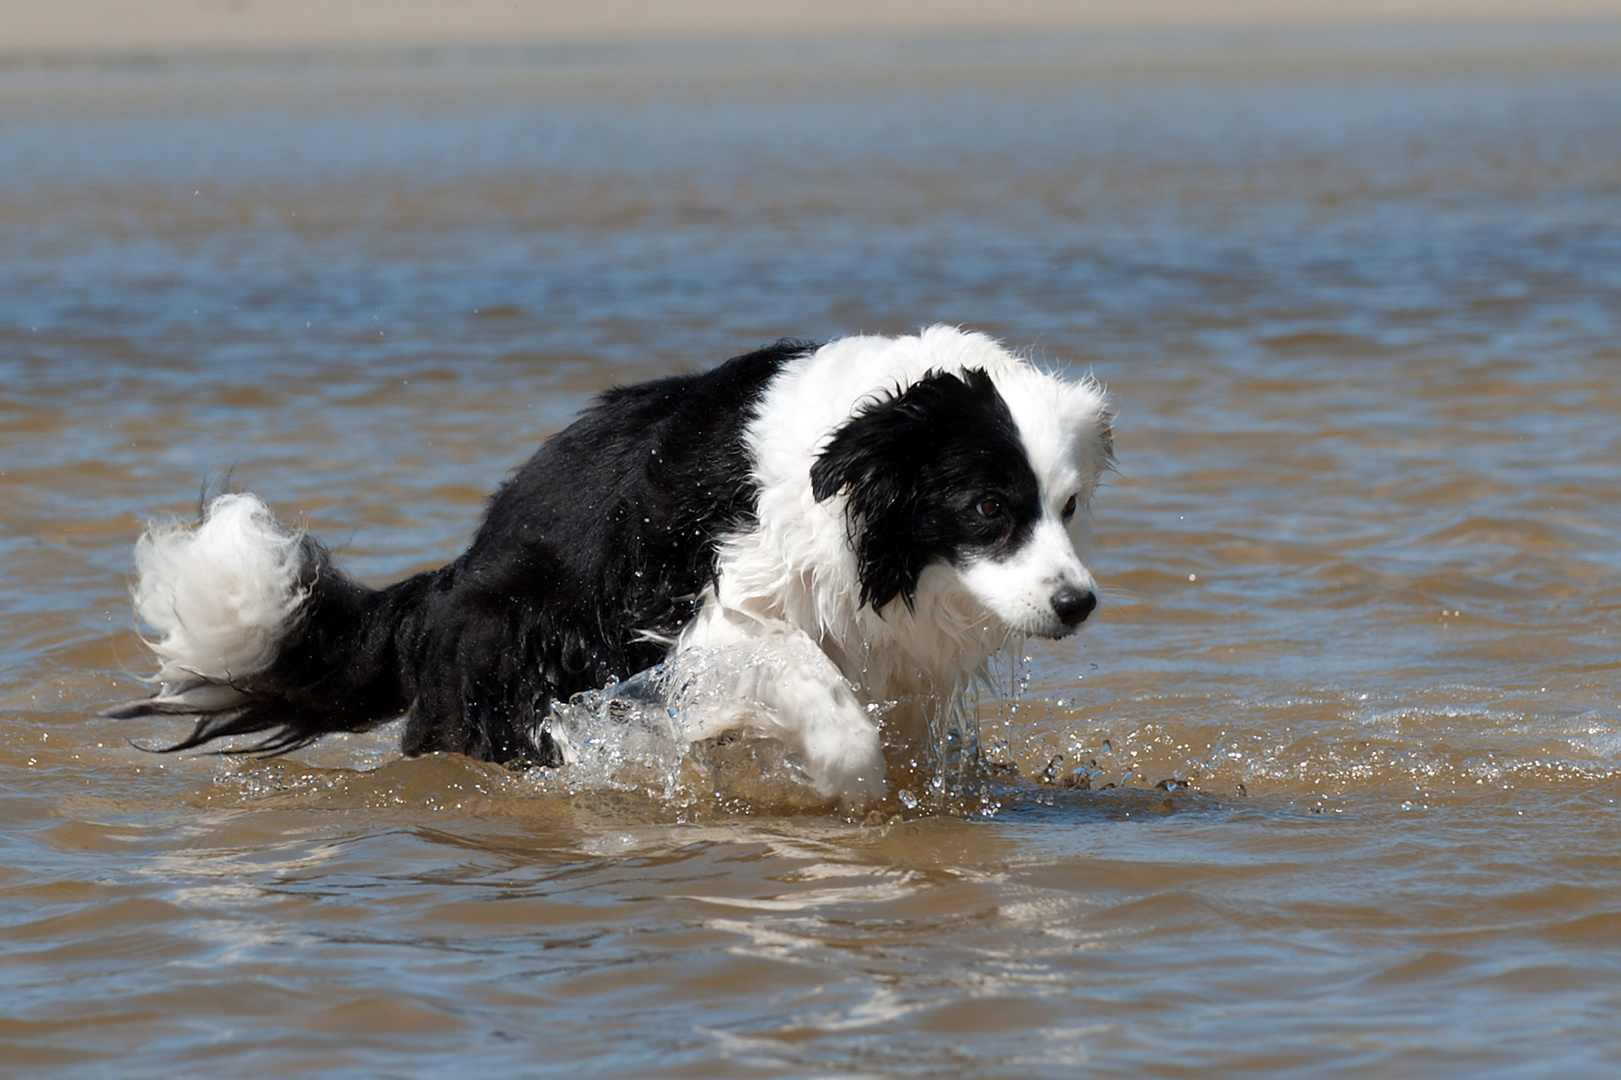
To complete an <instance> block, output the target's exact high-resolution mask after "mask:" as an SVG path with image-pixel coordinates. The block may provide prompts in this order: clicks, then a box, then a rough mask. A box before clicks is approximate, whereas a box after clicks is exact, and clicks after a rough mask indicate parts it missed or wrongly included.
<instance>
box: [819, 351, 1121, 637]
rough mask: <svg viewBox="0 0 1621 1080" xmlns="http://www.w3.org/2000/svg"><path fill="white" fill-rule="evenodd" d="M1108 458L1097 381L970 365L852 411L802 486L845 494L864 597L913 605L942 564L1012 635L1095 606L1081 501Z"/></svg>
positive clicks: (1072, 621) (1071, 624)
mask: <svg viewBox="0 0 1621 1080" xmlns="http://www.w3.org/2000/svg"><path fill="white" fill-rule="evenodd" d="M1111 453H1112V446H1111V442H1110V433H1109V424H1108V412H1107V406H1106V403H1105V401H1104V397H1103V394H1102V392H1101V391H1100V390H1099V389H1098V388H1097V387H1096V385H1095V384H1093V383H1091V382H1083V383H1073V382H1065V381H1063V380H1060V379H1056V378H1053V377H1052V376H1048V375H1045V374H1043V373H1041V372H1038V371H1036V370H1034V369H1032V368H1029V367H1027V366H1024V365H1010V366H1007V367H999V368H998V370H997V371H996V374H995V375H994V376H993V375H992V374H991V373H990V372H988V371H987V370H986V369H984V368H978V367H969V368H965V369H963V370H962V371H961V372H960V373H954V372H934V373H931V374H929V375H926V376H925V377H923V378H921V379H919V380H917V381H915V382H913V383H912V384H911V385H909V386H907V387H906V388H905V389H904V390H902V391H900V392H899V393H896V394H894V395H892V396H889V397H887V398H884V399H882V400H875V401H873V402H871V403H870V404H868V405H866V406H865V407H863V408H862V409H860V410H859V411H858V412H857V413H856V414H855V415H854V416H853V417H852V418H851V419H850V420H849V421H848V422H847V423H845V424H844V425H843V426H842V427H840V428H839V429H838V430H837V431H836V432H835V433H834V434H833V437H832V439H831V440H830V441H829V442H828V443H827V444H826V446H825V447H823V448H822V450H821V453H820V454H819V455H818V457H817V459H816V462H815V464H814V465H813V466H812V468H811V491H812V494H813V495H814V496H815V497H816V499H817V500H818V501H825V500H827V499H830V498H832V497H833V496H835V495H838V494H840V493H842V494H843V495H844V496H845V507H846V509H845V513H846V523H847V527H848V530H849V536H850V542H851V546H852V547H853V548H854V550H855V555H856V564H857V569H858V572H859V574H860V579H861V599H862V602H863V603H866V604H870V605H872V607H873V608H875V609H877V610H880V611H881V610H882V609H883V608H884V606H885V605H886V604H889V603H890V602H891V601H893V600H895V599H896V598H897V597H899V598H900V599H901V600H902V601H903V602H904V603H905V604H906V605H907V606H908V607H911V606H912V605H913V603H914V601H915V599H916V597H917V591H918V583H919V580H920V579H921V578H922V576H923V572H924V571H925V570H926V569H928V568H929V567H931V566H935V565H940V566H942V567H944V568H945V569H947V570H948V571H950V572H951V573H953V574H954V575H955V577H956V578H957V580H958V581H959V582H960V583H961V585H962V587H963V588H964V589H966V590H967V592H968V593H969V594H971V595H972V596H973V598H974V599H975V600H976V601H978V603H979V604H980V605H981V606H982V607H984V608H985V609H986V610H987V611H989V612H990V613H991V614H992V615H994V616H995V617H996V618H998V619H1000V620H1001V621H1002V622H1003V623H1004V624H1005V625H1006V626H1007V627H1008V628H1009V629H1011V630H1013V631H1014V632H1016V633H1023V634H1034V635H1037V636H1040V637H1051V638H1057V637H1063V636H1065V635H1066V634H1069V633H1070V632H1072V631H1074V630H1075V629H1076V628H1077V627H1079V626H1080V625H1081V623H1082V622H1083V621H1085V619H1086V617H1087V615H1089V614H1090V613H1091V612H1092V609H1093V608H1094V607H1096V606H1097V593H1096V588H1095V585H1094V582H1093V580H1092V574H1091V572H1090V571H1089V570H1088V569H1087V567H1086V564H1085V562H1084V560H1083V553H1085V552H1086V551H1087V550H1088V549H1089V547H1090V523H1089V517H1088V506H1087V504H1088V501H1089V500H1090V498H1091V495H1092V492H1093V490H1094V489H1095V488H1096V486H1097V482H1098V477H1099V476H1100V474H1101V473H1102V472H1103V470H1104V469H1105V468H1107V466H1108V463H1109V460H1110V455H1111Z"/></svg>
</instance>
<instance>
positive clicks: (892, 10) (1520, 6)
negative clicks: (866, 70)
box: [0, 0, 1621, 53]
mask: <svg viewBox="0 0 1621 1080" xmlns="http://www.w3.org/2000/svg"><path fill="white" fill-rule="evenodd" d="M1346 8H1347V5H1344V4H1343V3H1339V2H1335V0H1232V2H1227V3H1222V2H1216V0H1074V2H1068V3H1066V2H1064V0H997V2H989V0H936V2H932V3H931V2H928V0H876V2H875V0H867V2H862V0H821V2H820V3H818V4H816V5H814V6H813V5H810V4H806V3H803V2H797V3H796V2H791V0H755V2H750V0H676V2H661V0H596V2H582V0H528V2H523V3H517V2H515V0H337V2H334V0H0V52H11V53H17V52H75V51H103V50H113V51H118V50H150V49H160V50H169V49H191V48H277V47H288V46H365V45H404V44H415V43H427V42H434V43H469V44H471V43H486V42H510V43H518V42H548V41H556V42H570V41H591V40H598V41H601V40H658V39H691V38H728V37H792V36H801V35H812V34H848V33H973V32H1032V31H1040V30H1044V29H1053V30H1072V31H1073V30H1085V29H1088V28H1099V29H1103V28H1111V29H1112V28H1140V27H1220V26H1232V27H1238V26H1245V25H1254V26H1288V25H1308V26H1309V25H1320V26H1331V25H1370V24H1381V23H1388V24H1404V23H1405V24H1419V23H1467V22H1519V21H1564V20H1604V21H1611V20H1617V19H1621V0H1544V2H1541V3H1538V2H1536V0H1407V2H1402V0H1369V2H1366V3H1363V4H1360V5H1356V7H1355V10H1346Z"/></svg>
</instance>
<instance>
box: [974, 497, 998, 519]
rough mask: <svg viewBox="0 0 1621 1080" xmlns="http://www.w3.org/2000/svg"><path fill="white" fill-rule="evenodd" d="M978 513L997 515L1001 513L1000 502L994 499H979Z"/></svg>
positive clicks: (989, 516) (990, 515)
mask: <svg viewBox="0 0 1621 1080" xmlns="http://www.w3.org/2000/svg"><path fill="white" fill-rule="evenodd" d="M979 513H980V516H981V517H988V518H993V517H998V516H1000V515H1001V513H1002V504H1001V503H1000V502H998V501H997V500H996V499H981V500H980V501H979Z"/></svg>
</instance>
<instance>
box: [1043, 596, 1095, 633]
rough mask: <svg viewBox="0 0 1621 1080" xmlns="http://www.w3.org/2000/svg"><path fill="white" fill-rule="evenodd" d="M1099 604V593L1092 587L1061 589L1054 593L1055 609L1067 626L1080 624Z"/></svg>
mask: <svg viewBox="0 0 1621 1080" xmlns="http://www.w3.org/2000/svg"><path fill="white" fill-rule="evenodd" d="M1097 606H1098V598H1097V595H1096V594H1095V593H1093V592H1092V590H1091V589H1059V590H1058V591H1057V592H1055V593H1053V611H1054V612H1056V613H1057V614H1058V617H1059V619H1061V620H1063V623H1064V625H1065V626H1079V625H1080V624H1081V623H1083V622H1085V621H1086V617H1087V616H1088V615H1090V614H1092V609H1093V608H1095V607H1097Z"/></svg>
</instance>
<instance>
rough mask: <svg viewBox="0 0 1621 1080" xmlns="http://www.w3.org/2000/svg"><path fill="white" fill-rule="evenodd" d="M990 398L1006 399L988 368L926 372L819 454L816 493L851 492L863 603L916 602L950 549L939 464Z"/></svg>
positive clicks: (850, 521) (850, 523) (849, 522)
mask: <svg viewBox="0 0 1621 1080" xmlns="http://www.w3.org/2000/svg"><path fill="white" fill-rule="evenodd" d="M987 396H988V397H989V398H991V399H993V400H995V401H996V403H997V404H998V405H1000V404H1001V403H1000V398H999V397H998V395H997V393H996V389H995V387H994V385H993V384H992V383H991V379H990V376H989V375H987V374H986V373H985V372H984V371H981V370H978V369H973V370H969V371H966V372H964V373H963V376H962V377H961V378H959V377H958V376H956V375H954V374H949V373H934V374H929V375H925V376H924V377H923V378H922V379H919V380H918V381H917V382H915V383H913V384H912V385H911V386H909V387H907V388H906V390H904V391H902V392H901V393H898V394H896V395H894V396H893V397H889V398H885V399H882V400H879V401H875V402H873V403H872V404H870V405H867V406H866V407H865V408H863V409H862V410H861V411H860V412H858V413H856V415H855V416H853V417H851V418H850V420H849V421H847V422H846V423H845V424H844V426H843V427H841V428H839V429H838V430H837V431H836V432H834V433H833V438H832V439H830V440H829V441H828V443H827V445H826V446H825V447H823V448H822V451H821V453H820V454H818V455H817V458H816V461H815V463H814V464H813V465H812V466H811V474H810V478H811V494H812V495H814V496H815V497H816V501H817V502H825V501H827V500H828V499H831V498H832V497H833V496H835V495H838V494H840V493H843V494H844V496H845V499H846V512H845V513H846V517H845V527H846V528H847V529H848V531H849V537H850V545H851V547H852V548H854V549H855V553H856V562H857V566H858V569H859V572H860V575H861V601H862V603H865V604H871V605H872V606H873V608H875V609H877V608H882V607H883V606H884V605H885V604H887V603H889V602H890V601H891V600H893V599H895V597H897V596H899V597H901V598H902V599H904V600H905V601H906V604H907V606H908V607H910V606H911V605H912V601H913V598H914V597H915V596H916V594H917V583H918V577H919V576H920V575H921V574H922V573H923V569H924V567H925V566H927V565H928V563H929V561H930V559H932V558H936V557H940V556H942V555H944V554H945V552H943V551H938V550H936V548H937V547H938V546H939V545H938V544H936V543H935V542H934V541H935V539H936V538H934V537H933V536H932V533H933V531H934V530H932V529H931V528H930V527H929V524H928V521H929V518H930V516H931V515H930V511H931V509H932V507H931V505H930V503H929V500H928V499H927V498H926V496H925V491H926V489H927V488H928V484H929V475H930V469H931V463H932V462H934V461H935V460H936V458H937V455H938V454H939V451H940V447H941V445H942V444H943V443H944V442H945V441H946V440H948V439H950V438H951V437H952V436H953V435H954V434H960V433H961V431H962V430H963V428H964V427H965V426H966V425H967V424H968V423H969V422H971V421H970V418H971V416H972V414H973V413H974V412H975V411H976V410H983V409H984V407H985V403H986V398H987ZM1001 408H1002V409H1003V410H1004V411H1005V409H1006V406H1005V405H1004V406H1001Z"/></svg>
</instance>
